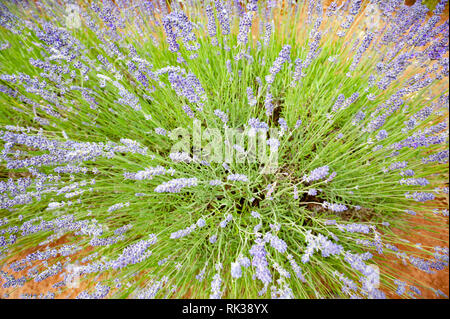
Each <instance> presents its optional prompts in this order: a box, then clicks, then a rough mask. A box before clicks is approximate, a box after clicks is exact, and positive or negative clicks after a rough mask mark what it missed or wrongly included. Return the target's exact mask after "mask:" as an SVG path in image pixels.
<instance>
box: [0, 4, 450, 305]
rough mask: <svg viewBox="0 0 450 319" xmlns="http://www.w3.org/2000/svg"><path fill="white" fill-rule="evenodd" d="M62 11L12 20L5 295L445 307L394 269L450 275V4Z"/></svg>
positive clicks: (5, 12) (2, 190)
mask: <svg viewBox="0 0 450 319" xmlns="http://www.w3.org/2000/svg"><path fill="white" fill-rule="evenodd" d="M61 2H62V5H61V3H59V2H58V3H57V2H53V1H47V0H43V1H40V2H37V1H36V2H35V1H17V2H4V3H1V4H0V25H1V27H0V34H1V41H0V125H1V128H0V146H1V153H0V154H1V155H0V156H1V159H0V263H2V264H3V268H2V271H1V273H0V275H1V277H0V284H1V285H2V286H1V287H2V288H1V289H4V290H3V291H6V290H5V289H7V288H13V289H19V288H20V287H21V286H23V285H26V283H27V282H30V281H34V282H37V283H40V282H42V281H44V280H46V279H52V278H53V279H54V282H55V283H54V284H53V286H52V287H51V288H50V289H49V290H48V291H47V292H43V293H42V294H41V295H40V296H38V297H40V298H43V297H46V298H47V297H48V298H53V297H63V298H67V297H77V298H126V297H128V298H259V297H261V298H385V297H386V296H387V294H389V293H392V294H397V295H399V296H401V297H402V298H413V297H419V296H420V294H421V293H422V292H423V291H425V290H428V289H431V290H432V291H433V292H435V293H436V294H437V295H440V296H443V297H446V296H445V294H444V293H443V292H442V291H441V290H439V288H441V287H429V286H428V285H426V284H424V283H423V282H422V281H421V279H420V278H413V279H411V278H408V276H407V275H405V274H403V273H399V272H396V271H392V269H391V270H390V269H389V268H386V267H382V266H381V265H382V264H383V263H382V262H381V261H382V260H393V259H399V260H401V261H402V262H403V263H405V264H411V265H413V266H414V267H416V268H418V269H420V270H421V271H423V272H425V273H433V272H437V271H441V270H443V269H446V268H447V267H448V242H442V243H441V245H439V246H436V247H430V246H427V245H423V246H421V253H420V254H419V253H418V252H417V251H416V250H414V249H413V248H414V247H416V246H417V245H418V243H413V242H408V241H407V240H405V239H404V238H402V235H399V232H398V231H395V230H402V231H404V232H411V231H416V230H417V229H423V230H428V231H434V232H441V231H448V222H445V219H446V218H447V217H445V216H448V207H445V206H443V204H442V199H443V200H444V201H445V202H446V205H448V183H447V178H448V157H449V155H448V107H449V102H448V72H449V58H448V56H449V55H448V32H449V29H448V20H445V21H444V18H443V16H444V15H443V13H444V10H448V7H446V5H447V1H444V0H442V1H440V2H438V4H437V5H436V6H435V7H434V9H433V11H430V10H429V9H428V8H427V7H426V6H424V5H421V4H420V1H417V2H416V4H414V5H412V6H406V5H403V4H402V1H398V0H389V1H378V0H371V1H357V0H352V1H343V2H341V1H339V2H332V3H331V4H329V3H327V4H326V5H325V4H322V1H320V0H317V1H314V0H309V1H256V0H250V1H222V0H214V1H212V0H211V1H167V2H166V1H164V0H160V1H148V0H140V1H117V0H116V1H114V2H112V1H106V0H105V1H103V2H96V1H92V2H90V3H89V2H87V1H79V2H72V1H61ZM446 16H447V17H448V14H447V15H446ZM208 129H214V130H215V132H216V133H217V132H218V133H219V135H220V137H221V138H220V139H219V142H213V143H212V146H214V147H218V148H219V149H228V150H229V151H230V150H231V152H232V153H231V154H232V155H233V156H231V158H224V159H223V160H222V161H214V160H211V158H210V157H208V156H206V155H207V153H208V152H206V151H205V149H206V146H207V145H208V142H210V141H211V139H209V141H208V138H207V137H208V135H207V134H206V133H205V132H206V131H207V130H208ZM183 130H184V132H188V133H189V132H190V134H188V135H186V134H184V137H182V136H179V134H178V133H177V132H181V131H183ZM195 130H199V131H200V132H201V133H200V139H197V141H195V139H196V134H195V133H193V132H194V131H195ZM233 130H234V131H233ZM230 131H231V132H244V133H245V134H243V135H242V136H243V138H241V139H240V138H238V134H235V135H234V136H231V137H230V136H228V135H227V133H226V132H230ZM247 133H248V134H247ZM186 136H187V137H186ZM197 136H198V135H197ZM223 136H225V137H224V138H222V137H223ZM210 137H211V136H210ZM257 137H258V138H261V139H262V140H263V143H259V144H258V149H257V150H252V149H251V147H250V144H251V143H250V140H251V139H252V138H255V139H256V138H257ZM183 139H184V142H185V144H183V145H187V147H185V148H181V149H174V145H176V144H177V143H179V142H180V140H183ZM196 142H197V144H195V143H196ZM186 143H187V144H186ZM192 145H193V146H192ZM196 145H197V146H200V148H199V147H197V146H196ZM209 145H210V146H211V144H209ZM258 152H259V153H258ZM256 153H258V154H260V155H261V154H262V155H267V154H276V157H272V164H274V165H273V166H272V167H271V169H270V170H266V169H265V168H267V162H261V161H260V160H259V159H260V157H257V156H256V155H255V154H256ZM205 154H206V155H205ZM227 154H228V153H227ZM273 160H274V161H273ZM436 199H441V202H438V201H436ZM416 214H417V215H420V216H424V217H425V218H429V219H431V218H434V217H436V215H440V217H439V218H440V219H439V220H441V221H442V222H441V223H437V224H435V225H434V226H426V225H413V224H412V223H411V222H409V218H410V217H411V215H416ZM436 218H438V217H436ZM399 246H400V247H401V248H399ZM411 280H412V281H411ZM411 282H412V283H411ZM74 289H75V290H74ZM76 289H78V290H76ZM0 291H1V290H0ZM8 291H10V290H8ZM74 291H77V292H76V293H74ZM1 297H2V298H7V297H8V294H6V293H3V294H2V296H1ZM22 297H37V296H30V295H27V294H23V295H22ZM447 298H448V297H447Z"/></svg>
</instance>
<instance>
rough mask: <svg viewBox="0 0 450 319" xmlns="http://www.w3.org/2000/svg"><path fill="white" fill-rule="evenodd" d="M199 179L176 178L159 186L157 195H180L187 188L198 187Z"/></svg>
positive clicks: (156, 189) (156, 190)
mask: <svg viewBox="0 0 450 319" xmlns="http://www.w3.org/2000/svg"><path fill="white" fill-rule="evenodd" d="M197 185H198V181H197V178H195V177H192V178H175V179H172V180H170V181H168V182H165V183H162V184H161V185H158V186H157V187H156V188H155V189H154V191H155V192H157V193H179V192H180V191H181V190H182V189H183V188H185V187H192V186H197Z"/></svg>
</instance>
